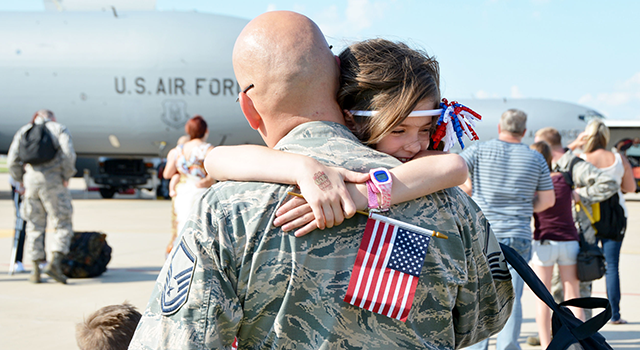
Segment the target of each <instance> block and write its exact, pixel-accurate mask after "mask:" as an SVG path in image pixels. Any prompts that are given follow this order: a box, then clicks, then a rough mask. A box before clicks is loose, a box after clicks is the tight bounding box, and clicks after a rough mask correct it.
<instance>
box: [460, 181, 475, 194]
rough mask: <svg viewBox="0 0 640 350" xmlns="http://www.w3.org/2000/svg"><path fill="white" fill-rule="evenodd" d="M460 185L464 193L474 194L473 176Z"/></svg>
mask: <svg viewBox="0 0 640 350" xmlns="http://www.w3.org/2000/svg"><path fill="white" fill-rule="evenodd" d="M458 187H460V189H461V190H463V191H464V193H466V194H468V195H470V196H471V195H472V194H473V183H472V182H471V178H470V177H468V178H467V181H465V182H464V183H463V184H462V185H460V186H458Z"/></svg>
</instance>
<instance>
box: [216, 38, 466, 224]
mask: <svg viewBox="0 0 640 350" xmlns="http://www.w3.org/2000/svg"><path fill="white" fill-rule="evenodd" d="M339 62H340V70H341V81H340V83H341V86H340V90H339V93H338V103H339V104H340V107H341V108H342V109H343V110H344V115H345V124H346V126H347V127H349V129H350V130H351V131H352V132H353V133H354V134H355V135H356V136H357V137H358V139H359V140H360V141H361V142H363V143H364V144H367V145H370V146H371V147H372V148H374V149H376V150H378V151H380V152H383V153H386V154H389V155H392V156H394V157H396V158H397V159H398V160H399V161H401V162H402V163H405V164H403V165H400V166H398V167H396V168H394V169H391V171H390V172H391V175H392V177H393V185H392V190H391V203H390V204H397V203H401V202H404V201H407V200H410V199H415V198H418V197H421V196H424V195H427V194H429V193H433V192H435V191H438V190H441V189H445V188H449V187H454V186H457V185H460V184H462V183H463V182H464V181H465V180H466V179H467V175H468V174H467V166H466V163H465V162H464V160H463V159H462V158H461V157H460V156H458V155H456V154H449V153H444V152H439V151H432V150H428V148H429V145H430V141H431V137H432V135H433V133H434V130H436V122H438V117H441V118H440V119H443V117H444V119H445V120H447V117H452V115H451V112H452V111H453V107H452V106H451V105H447V104H446V100H445V104H441V103H440V87H439V79H440V77H439V68H438V62H437V61H436V60H435V58H433V57H430V56H429V55H427V54H426V53H424V52H421V51H417V50H413V49H411V48H409V47H408V46H407V45H405V44H402V43H395V42H391V41H388V40H384V39H372V40H366V41H362V42H359V43H356V44H354V45H351V46H350V47H348V48H347V49H345V50H344V51H343V52H342V53H341V54H340V56H339ZM243 93H247V92H243ZM457 106H459V105H457ZM461 108H465V109H464V110H465V111H468V109H466V107H461ZM471 113H472V112H471ZM462 114H464V112H463V113H462ZM467 115H470V113H469V112H467ZM474 115H475V113H474ZM476 116H477V115H476ZM467 118H469V117H467ZM462 119H463V118H460V120H461V121H462ZM469 124H472V123H469ZM458 125H459V124H458ZM470 126H471V125H466V126H465V127H466V128H467V130H468V129H469V128H470ZM465 127H462V128H463V129H464V128H465ZM437 135H439V137H437V138H439V139H442V137H443V136H451V137H452V135H450V133H449V134H448V135H445V134H444V132H440V131H439V132H438V133H437ZM449 139H450V138H449ZM447 146H450V144H449V145H447ZM239 159H242V160H243V161H241V162H239V161H238V160H239ZM205 167H206V169H207V172H208V173H209V174H211V175H212V176H213V177H214V178H216V179H217V180H220V181H224V180H232V179H233V180H239V181H266V182H274V183H287V184H296V185H298V186H299V187H300V190H301V192H302V195H303V196H304V198H305V199H306V201H307V202H308V204H306V202H304V201H302V200H300V199H296V198H294V199H292V200H290V201H289V202H287V203H286V204H284V205H283V206H282V207H281V208H280V209H279V210H278V212H277V213H276V215H278V218H277V219H276V220H275V221H274V225H276V226H278V225H283V226H282V228H283V230H285V231H288V230H291V229H295V228H299V227H302V228H301V229H299V230H298V231H296V236H302V235H304V234H306V233H308V232H310V231H312V230H314V229H315V228H320V229H323V228H324V227H332V226H334V225H338V224H340V223H341V222H342V221H343V220H344V218H345V217H346V218H350V217H351V216H353V215H354V214H355V212H356V210H363V209H366V208H367V205H368V198H369V197H368V195H369V193H368V190H367V186H366V185H365V182H366V181H367V180H369V174H367V173H357V172H353V171H349V170H346V169H342V168H332V167H327V166H324V165H322V164H320V162H318V161H317V160H315V159H313V158H309V157H305V156H302V155H298V154H292V153H286V152H281V151H278V150H273V149H269V148H267V147H261V146H255V145H243V146H227V147H220V146H219V147H216V148H215V149H214V150H213V151H211V153H210V154H209V155H208V156H207V158H206V160H205ZM363 170H365V169H363ZM320 179H322V184H321V183H320V182H319V180H320ZM345 182H352V183H353V184H347V185H345Z"/></svg>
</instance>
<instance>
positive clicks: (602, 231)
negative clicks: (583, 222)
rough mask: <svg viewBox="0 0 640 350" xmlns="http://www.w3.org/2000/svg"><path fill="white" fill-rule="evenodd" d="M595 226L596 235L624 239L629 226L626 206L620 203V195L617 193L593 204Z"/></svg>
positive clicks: (616, 239) (618, 239)
mask: <svg viewBox="0 0 640 350" xmlns="http://www.w3.org/2000/svg"><path fill="white" fill-rule="evenodd" d="M591 212H592V213H593V228H594V229H595V230H596V237H598V238H605V239H610V240H614V241H618V242H619V241H622V239H623V238H624V233H625V231H626V228H627V218H626V217H625V216H624V208H622V206H621V205H620V196H619V195H618V194H617V193H616V194H614V195H613V196H611V197H610V198H609V199H605V200H604V201H602V202H598V203H594V204H592V205H591Z"/></svg>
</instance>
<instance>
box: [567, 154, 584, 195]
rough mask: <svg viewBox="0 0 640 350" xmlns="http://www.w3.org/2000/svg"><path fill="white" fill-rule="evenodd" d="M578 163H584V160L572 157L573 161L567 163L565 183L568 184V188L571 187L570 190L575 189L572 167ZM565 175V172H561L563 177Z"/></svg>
mask: <svg viewBox="0 0 640 350" xmlns="http://www.w3.org/2000/svg"><path fill="white" fill-rule="evenodd" d="M580 162H584V159H582V158H580V157H573V159H571V161H570V162H569V169H568V170H567V171H566V174H569V176H568V179H569V180H567V183H568V184H569V186H571V188H574V187H575V183H574V182H573V167H574V166H575V165H576V164H577V163H580ZM564 174H565V172H563V175H564ZM565 179H567V176H565Z"/></svg>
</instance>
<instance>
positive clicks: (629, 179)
mask: <svg viewBox="0 0 640 350" xmlns="http://www.w3.org/2000/svg"><path fill="white" fill-rule="evenodd" d="M620 158H621V159H622V164H624V175H622V183H621V184H620V189H621V190H622V193H629V192H630V193H633V192H635V191H636V179H635V178H634V177H633V169H632V168H631V163H629V159H627V156H625V155H624V154H620Z"/></svg>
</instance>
